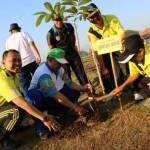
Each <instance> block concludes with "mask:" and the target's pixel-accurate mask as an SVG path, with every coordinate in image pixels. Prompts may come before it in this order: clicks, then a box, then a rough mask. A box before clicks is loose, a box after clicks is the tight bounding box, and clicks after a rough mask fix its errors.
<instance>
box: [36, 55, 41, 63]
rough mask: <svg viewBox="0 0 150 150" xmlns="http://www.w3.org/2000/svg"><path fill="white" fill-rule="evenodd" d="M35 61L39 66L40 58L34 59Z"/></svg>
mask: <svg viewBox="0 0 150 150" xmlns="http://www.w3.org/2000/svg"><path fill="white" fill-rule="evenodd" d="M35 61H36V63H37V64H40V63H41V57H40V56H37V57H36V58H35Z"/></svg>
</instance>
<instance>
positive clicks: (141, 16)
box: [0, 0, 150, 60]
mask: <svg viewBox="0 0 150 150" xmlns="http://www.w3.org/2000/svg"><path fill="white" fill-rule="evenodd" d="M58 1H59V0H49V1H48V2H51V3H53V4H54V3H56V2H58ZM44 2H46V0H1V5H0V58H1V55H2V53H3V51H4V50H5V41H6V39H7V38H8V37H9V36H10V33H9V26H10V24H11V23H14V22H16V23H18V24H19V26H20V27H21V28H22V31H25V32H28V33H29V34H30V35H31V36H32V38H33V39H34V42H35V44H36V45H37V47H38V49H39V52H40V54H41V57H42V60H44V59H45V58H46V54H47V51H48V47H47V42H46V34H47V32H48V30H49V29H50V28H51V27H52V25H53V23H52V22H49V23H45V22H43V23H42V24H41V25H40V26H39V27H35V21H36V18H37V17H36V16H34V15H33V14H34V13H35V12H37V11H40V10H42V11H43V10H45V9H44V6H43V3H44ZM92 2H93V3H95V4H96V5H97V6H98V7H99V9H100V10H101V13H102V14H104V15H105V14H113V15H116V16H117V17H118V18H119V20H120V22H121V24H122V25H123V26H124V28H125V29H133V30H144V29H145V28H146V27H150V11H149V6H150V0H142V1H141V0H93V1H92ZM76 24H77V32H78V36H79V43H80V47H81V50H85V51H88V49H89V43H88V40H87V32H88V29H89V22H88V21H82V22H80V21H78V22H77V23H76Z"/></svg>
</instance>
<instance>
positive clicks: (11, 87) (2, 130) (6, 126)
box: [0, 49, 60, 150]
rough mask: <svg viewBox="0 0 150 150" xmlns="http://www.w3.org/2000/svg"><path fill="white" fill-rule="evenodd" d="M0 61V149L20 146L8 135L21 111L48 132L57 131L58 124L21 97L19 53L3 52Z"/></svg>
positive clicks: (13, 51)
mask: <svg viewBox="0 0 150 150" xmlns="http://www.w3.org/2000/svg"><path fill="white" fill-rule="evenodd" d="M2 59H3V60H2V61H3V67H1V68H0V83H1V84H0V89H1V90H0V143H1V144H2V149H6V150H13V149H15V148H16V147H17V146H18V144H20V143H18V142H16V141H14V140H13V139H11V138H10V134H13V130H14V128H15V127H16V126H17V125H18V124H19V122H20V121H21V119H22V117H23V116H22V115H23V110H25V111H26V112H28V113H29V114H31V115H32V116H34V117H35V118H37V119H39V120H41V121H42V122H43V124H44V125H45V126H46V127H47V128H48V129H49V130H54V131H59V129H60V125H59V123H57V122H56V121H55V120H54V119H53V118H52V117H50V116H49V115H45V114H44V113H43V112H41V111H39V110H38V109H37V108H35V107H34V106H33V105H31V104H29V103H27V102H26V101H25V99H24V98H23V97H22V95H21V92H20V90H19V80H18V76H17V73H18V72H19V71H20V69H21V57H20V54H19V52H18V51H16V50H13V49H11V50H8V51H5V52H4V54H3V58H2Z"/></svg>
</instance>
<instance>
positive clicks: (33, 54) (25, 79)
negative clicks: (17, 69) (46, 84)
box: [6, 23, 41, 95]
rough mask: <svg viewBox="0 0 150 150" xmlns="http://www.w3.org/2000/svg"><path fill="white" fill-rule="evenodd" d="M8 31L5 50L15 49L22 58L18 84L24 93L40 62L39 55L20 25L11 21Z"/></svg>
mask: <svg viewBox="0 0 150 150" xmlns="http://www.w3.org/2000/svg"><path fill="white" fill-rule="evenodd" d="M9 31H10V33H11V36H10V37H9V38H8V39H7V40H6V50H9V49H15V50H17V51H19V52H20V55H21V60H22V68H21V74H20V86H21V91H22V92H23V94H24V95H26V93H27V90H28V87H29V85H30V81H31V78H32V74H33V73H34V71H35V70H36V68H37V67H38V64H39V63H40V62H41V57H40V54H39V51H38V49H37V47H36V45H35V44H34V41H33V39H32V38H31V36H30V35H29V34H28V33H25V32H21V27H19V26H18V24H17V23H12V24H11V25H10V29H9Z"/></svg>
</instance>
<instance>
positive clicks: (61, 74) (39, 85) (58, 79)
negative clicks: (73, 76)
mask: <svg viewBox="0 0 150 150" xmlns="http://www.w3.org/2000/svg"><path fill="white" fill-rule="evenodd" d="M71 83H72V81H71V80H70V79H69V78H68V76H67V75H66V73H65V71H64V69H63V68H62V67H61V68H60V69H59V70H58V71H57V73H54V72H53V71H52V69H51V68H50V66H49V65H48V63H47V62H45V63H43V64H42V65H40V66H39V67H38V68H37V70H36V71H35V73H34V75H33V77H32V80H31V83H30V87H29V90H30V89H38V90H40V91H42V93H43V95H44V96H45V97H53V96H55V95H56V93H57V92H58V91H60V90H61V89H62V88H63V86H64V84H66V85H67V86H71Z"/></svg>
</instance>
